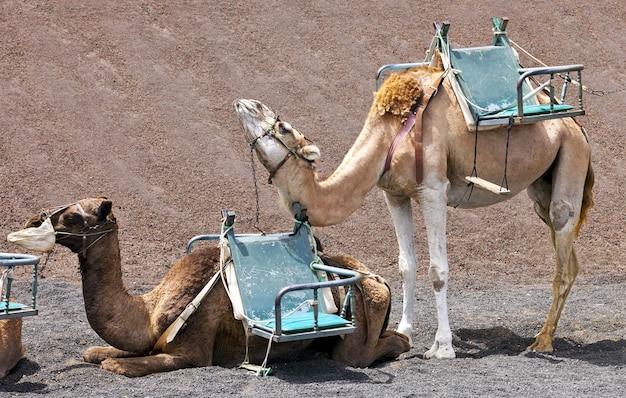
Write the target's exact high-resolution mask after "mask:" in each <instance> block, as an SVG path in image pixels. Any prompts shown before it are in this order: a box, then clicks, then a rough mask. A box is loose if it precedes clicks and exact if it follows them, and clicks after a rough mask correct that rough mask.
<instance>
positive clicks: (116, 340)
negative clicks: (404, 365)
mask: <svg viewBox="0 0 626 398" xmlns="http://www.w3.org/2000/svg"><path fill="white" fill-rule="evenodd" d="M111 208H112V203H111V201H109V200H107V199H106V198H94V199H83V200H80V201H78V202H76V203H73V204H71V205H68V206H61V207H60V208H58V209H56V210H55V211H44V212H42V213H41V214H38V215H36V216H34V217H32V218H31V220H30V221H29V222H28V224H27V227H38V226H40V225H41V224H42V223H43V222H44V221H45V220H46V219H47V218H50V220H51V223H52V226H53V228H54V231H55V234H56V236H57V241H56V242H57V243H58V244H60V245H62V246H65V247H67V248H69V249H70V250H72V251H73V252H74V253H77V254H78V262H79V264H80V272H81V277H82V283H83V298H84V301H85V311H86V313H87V319H88V321H89V324H90V325H91V327H92V328H93V329H94V330H95V332H96V333H97V334H98V335H99V336H100V337H102V339H103V340H105V341H106V342H107V343H108V344H110V345H111V346H112V347H90V348H88V349H87V350H86V351H85V353H84V355H83V358H84V360H85V361H87V362H90V363H100V364H101V367H102V368H103V369H106V370H109V371H112V372H115V373H119V374H123V375H126V376H131V377H132V376H143V375H147V374H150V373H155V372H165V371H171V370H176V369H181V368H188V367H200V366H211V365H220V366H225V367H230V366H236V365H239V364H240V363H241V362H242V361H243V360H244V358H245V354H246V335H245V330H244V327H243V326H242V322H241V321H238V320H236V319H235V318H234V316H233V309H232V305H231V302H230V299H229V298H228V296H227V292H226V290H225V289H224V286H223V285H222V284H221V283H216V284H215V286H214V287H213V289H212V290H210V291H209V293H208V294H207V296H206V297H205V298H204V300H203V301H202V303H201V304H200V305H199V306H198V309H197V311H196V312H195V313H194V314H193V315H192V316H190V317H189V318H188V320H187V323H186V325H185V327H184V328H183V329H181V331H180V333H179V334H178V335H177V336H176V337H175V338H174V340H172V341H171V342H170V343H167V344H166V345H165V346H164V347H163V348H162V349H156V348H155V344H156V343H157V340H158V339H159V337H160V336H161V335H162V334H163V332H164V331H165V330H166V329H167V327H168V326H169V325H170V324H172V322H174V320H175V319H176V318H177V317H178V315H179V314H180V313H181V312H182V311H183V310H184V309H185V307H186V306H187V304H189V303H190V302H191V301H192V300H193V299H194V297H196V295H197V294H198V292H200V290H202V288H203V287H204V286H205V285H206V284H207V282H208V281H209V280H210V279H211V277H212V276H213V275H215V274H216V272H218V270H219V263H220V249H219V247H217V246H211V247H205V248H201V249H197V250H194V251H193V252H192V253H190V254H188V255H185V256H184V257H183V258H182V259H181V260H179V261H178V262H177V263H176V264H174V265H173V266H172V268H171V269H170V271H169V272H168V273H167V274H166V275H165V277H164V278H163V280H162V281H161V283H160V284H159V285H157V286H156V287H155V288H154V289H153V290H152V291H150V292H149V293H146V294H144V295H141V296H132V295H130V294H129V293H128V292H127V291H126V290H125V288H124V284H123V281H122V270H121V255H120V248H119V241H118V224H117V221H116V219H115V217H114V215H113V212H112V211H111ZM322 260H324V261H327V263H328V264H329V265H332V266H336V267H344V268H349V269H354V270H359V271H362V272H365V273H367V269H366V268H365V266H363V265H362V264H360V263H359V262H358V261H356V260H355V259H354V258H352V257H350V256H324V257H322ZM355 288H356V289H355V302H356V304H355V308H353V309H352V311H354V312H355V318H356V320H357V330H356V331H355V332H354V333H352V334H348V335H345V338H341V337H336V338H331V339H323V340H321V341H320V345H321V346H322V347H321V348H323V349H324V350H327V351H328V352H329V353H330V356H331V358H332V359H334V360H337V361H341V362H343V363H345V364H347V365H351V366H357V367H363V366H369V365H370V364H371V363H372V362H374V361H376V360H379V359H383V358H396V357H398V356H399V355H400V354H401V353H403V352H406V351H408V350H409V348H410V345H409V341H408V339H407V338H406V336H403V335H402V334H400V333H397V332H395V331H392V330H387V329H386V327H387V318H388V311H389V308H390V305H391V293H390V291H389V288H388V286H387V284H386V283H385V281H384V280H383V279H382V278H380V277H377V276H373V277H371V278H363V279H362V283H361V284H356V285H355ZM312 343H313V340H302V341H296V342H286V343H280V344H274V345H273V346H272V350H271V356H270V358H276V357H279V356H285V355H293V354H294V353H296V352H298V351H301V350H303V349H305V348H307V347H309V346H310V345H311V344H312ZM267 346H268V344H267V340H265V339H263V338H261V337H258V336H255V335H251V336H249V337H248V348H249V352H248V354H249V359H250V361H251V362H252V363H261V361H263V359H264V357H265V355H266V351H267V348H268V347H267Z"/></svg>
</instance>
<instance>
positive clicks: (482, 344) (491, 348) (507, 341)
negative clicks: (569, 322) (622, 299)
mask: <svg viewBox="0 0 626 398" xmlns="http://www.w3.org/2000/svg"><path fill="white" fill-rule="evenodd" d="M534 340H535V339H534V338H526V337H521V336H518V335H516V334H515V333H513V332H512V331H511V330H509V329H506V328H503V327H501V326H496V327H492V328H486V329H459V330H458V331H456V333H454V339H453V344H454V346H455V348H457V357H459V358H477V359H479V358H484V357H487V356H490V355H510V356H515V355H520V354H523V355H525V356H527V357H531V358H541V359H545V360H547V361H551V362H561V361H562V360H563V359H577V360H581V361H585V362H588V363H590V364H593V365H597V366H624V365H625V364H626V340H624V339H619V340H617V339H616V340H601V341H597V342H595V343H590V344H584V343H580V342H576V341H573V340H571V339H566V338H555V339H554V342H553V347H554V352H551V353H535V352H527V351H526V348H527V347H528V346H530V345H531V344H532V343H533V342H534Z"/></svg>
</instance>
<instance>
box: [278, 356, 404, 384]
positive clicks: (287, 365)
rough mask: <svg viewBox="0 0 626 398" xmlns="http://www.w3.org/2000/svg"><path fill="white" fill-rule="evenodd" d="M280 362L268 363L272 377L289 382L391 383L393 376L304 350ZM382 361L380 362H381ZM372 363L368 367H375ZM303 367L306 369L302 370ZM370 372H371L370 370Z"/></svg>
mask: <svg viewBox="0 0 626 398" xmlns="http://www.w3.org/2000/svg"><path fill="white" fill-rule="evenodd" d="M281 359H282V360H283V361H282V362H276V363H274V364H270V366H271V367H272V369H273V372H274V373H273V375H272V377H276V378H278V379H281V380H283V381H285V382H287V383H289V384H301V385H306V384H318V383H325V382H332V381H342V382H343V381H349V382H353V383H361V384H362V383H367V384H391V383H393V381H394V379H395V376H394V375H392V374H390V373H388V372H384V371H382V370H380V369H378V371H377V372H376V374H375V375H372V374H368V373H365V372H363V371H362V369H359V368H352V367H350V366H347V365H345V364H343V363H341V362H338V361H333V360H331V359H330V358H329V357H328V356H327V355H325V354H323V353H320V352H311V351H309V350H307V351H304V352H303V353H300V354H298V355H295V356H293V357H290V358H289V359H287V358H281ZM383 362H384V361H382V362H381V363H383ZM378 363H379V362H378V361H377V362H375V363H373V364H372V365H371V366H370V367H369V368H370V369H377V366H376V365H377V364H378ZM303 369H306V371H304V372H303ZM370 373H371V372H370Z"/></svg>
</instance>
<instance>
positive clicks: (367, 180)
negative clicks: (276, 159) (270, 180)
mask: <svg viewBox="0 0 626 398" xmlns="http://www.w3.org/2000/svg"><path fill="white" fill-rule="evenodd" d="M370 133H371V131H369V130H367V131H366V130H365V129H364V130H363V131H362V132H361V134H360V135H359V137H358V138H357V140H356V142H355V143H354V145H353V146H352V148H351V149H350V151H348V153H347V154H346V156H345V157H344V159H343V161H342V162H341V164H340V165H339V167H338V168H337V170H335V171H334V172H333V173H332V174H331V175H330V176H329V177H328V178H327V179H325V180H321V181H320V180H318V179H317V176H316V173H315V171H314V170H313V169H311V168H308V167H307V168H306V169H305V168H303V167H302V164H301V163H297V162H292V163H291V166H290V167H291V169H290V170H285V172H283V173H280V176H277V178H276V179H275V180H274V184H275V185H276V187H278V190H279V195H280V196H281V198H282V200H283V203H284V205H285V206H286V207H287V208H288V209H290V210H292V206H293V203H294V202H300V203H301V204H303V205H304V206H306V207H307V209H308V210H307V214H308V216H309V221H310V222H311V225H315V226H327V225H334V224H337V223H340V222H342V221H343V220H345V219H346V218H347V217H348V216H349V215H350V214H352V213H353V212H354V211H355V210H357V209H358V208H359V207H360V206H361V205H362V204H363V202H364V201H365V197H366V195H367V193H368V192H369V191H371V190H372V188H373V187H374V186H375V185H376V184H377V182H378V180H379V178H380V174H381V173H382V169H383V165H384V161H385V156H386V149H385V148H388V143H387V142H386V141H385V140H384V139H383V138H384V137H373V136H371V134H370Z"/></svg>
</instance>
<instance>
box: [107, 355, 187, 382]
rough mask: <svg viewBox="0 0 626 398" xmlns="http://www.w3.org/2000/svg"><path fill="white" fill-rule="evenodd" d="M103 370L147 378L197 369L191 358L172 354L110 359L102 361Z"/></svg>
mask: <svg viewBox="0 0 626 398" xmlns="http://www.w3.org/2000/svg"><path fill="white" fill-rule="evenodd" d="M100 366H101V367H102V369H104V370H108V371H110V372H113V373H117V374H121V375H124V376H127V377H139V376H145V375H148V374H151V373H157V372H169V371H172V370H177V369H183V368H190V367H195V366H198V365H195V364H193V363H192V362H191V361H190V360H189V358H187V357H184V356H177V355H171V354H165V353H161V354H157V355H150V356H145V357H133V358H109V359H105V360H104V361H102V364H101V365H100Z"/></svg>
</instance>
